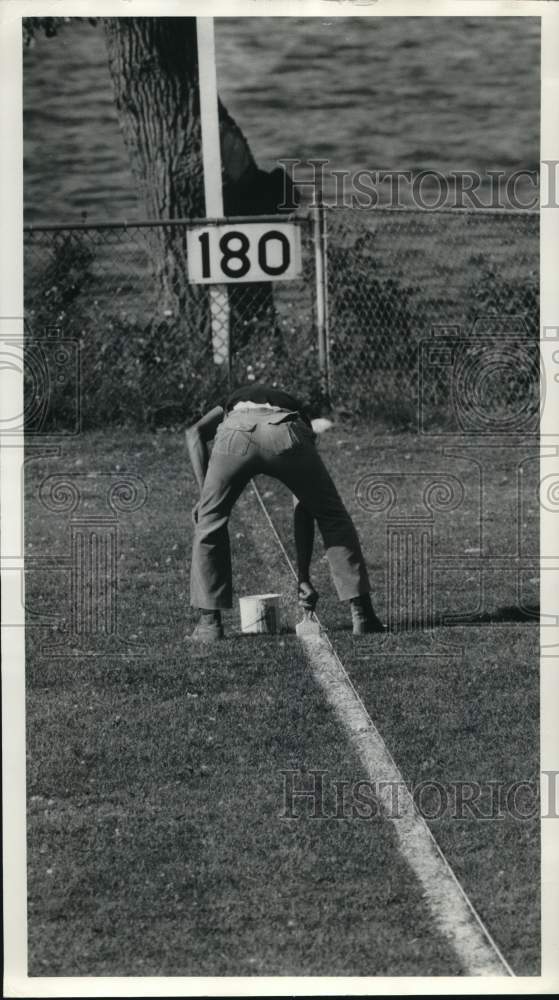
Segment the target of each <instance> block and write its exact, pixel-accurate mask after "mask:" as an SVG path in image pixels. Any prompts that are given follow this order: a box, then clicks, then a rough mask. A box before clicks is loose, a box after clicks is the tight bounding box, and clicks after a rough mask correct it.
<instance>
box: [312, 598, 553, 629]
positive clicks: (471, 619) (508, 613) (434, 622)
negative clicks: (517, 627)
mask: <svg viewBox="0 0 559 1000" xmlns="http://www.w3.org/2000/svg"><path fill="white" fill-rule="evenodd" d="M539 622H540V606H539V604H528V605H526V607H525V608H519V607H517V606H516V605H506V606H504V607H502V608H496V609H495V610H494V611H482V612H480V613H479V614H476V613H475V612H474V613H473V614H471V615H434V616H433V618H432V619H431V620H430V621H429V620H427V619H425V618H413V617H410V618H408V619H407V621H406V624H405V625H403V626H401V627H394V626H393V625H390V624H388V626H387V629H388V632H390V633H391V634H394V633H397V632H432V631H433V629H435V628H443V627H444V628H452V627H458V628H464V627H467V626H468V625H475V626H477V625H507V624H515V623H517V624H520V623H525V624H529V625H539ZM329 631H332V632H351V625H350V624H344V625H336V626H334V627H333V628H332V629H329Z"/></svg>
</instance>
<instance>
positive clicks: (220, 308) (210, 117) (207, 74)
mask: <svg viewBox="0 0 559 1000" xmlns="http://www.w3.org/2000/svg"><path fill="white" fill-rule="evenodd" d="M196 37H197V44H198V79H199V87H200V118H201V122H202V162H203V167H204V195H205V199H206V216H207V217H208V218H222V217H223V189H222V183H221V148H220V142H219V116H218V103H217V73H216V63H215V37H214V19H213V17H197V18H196ZM210 317H211V327H212V344H213V352H214V361H215V363H216V364H218V365H220V364H227V365H228V366H229V365H230V360H231V351H230V329H229V299H228V297H227V288H226V286H225V285H211V286H210Z"/></svg>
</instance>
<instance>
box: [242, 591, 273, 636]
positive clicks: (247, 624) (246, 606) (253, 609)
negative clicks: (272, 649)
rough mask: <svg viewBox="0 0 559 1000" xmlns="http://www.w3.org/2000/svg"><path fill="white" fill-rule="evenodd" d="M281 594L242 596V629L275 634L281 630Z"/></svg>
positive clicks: (249, 631) (246, 631)
mask: <svg viewBox="0 0 559 1000" xmlns="http://www.w3.org/2000/svg"><path fill="white" fill-rule="evenodd" d="M280 598H281V594H252V595H251V596H250V597H240V598H239V607H240V610H241V631H242V632H245V633H247V634H254V633H261V634H262V633H264V634H266V635H275V634H276V633H277V632H279V630H280V617H281V616H280V606H279V601H280Z"/></svg>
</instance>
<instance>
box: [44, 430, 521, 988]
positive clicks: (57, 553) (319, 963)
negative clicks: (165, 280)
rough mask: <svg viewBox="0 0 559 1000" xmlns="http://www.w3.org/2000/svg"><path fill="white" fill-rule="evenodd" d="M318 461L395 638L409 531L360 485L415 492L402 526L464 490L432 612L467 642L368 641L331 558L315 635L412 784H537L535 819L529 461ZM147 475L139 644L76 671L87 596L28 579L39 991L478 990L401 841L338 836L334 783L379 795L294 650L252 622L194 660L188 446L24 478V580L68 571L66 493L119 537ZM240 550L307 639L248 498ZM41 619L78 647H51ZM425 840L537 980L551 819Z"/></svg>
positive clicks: (251, 585) (124, 553) (129, 641)
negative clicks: (135, 986) (119, 502)
mask: <svg viewBox="0 0 559 1000" xmlns="http://www.w3.org/2000/svg"><path fill="white" fill-rule="evenodd" d="M320 447H321V450H322V451H323V454H324V458H325V461H326V462H327V464H328V466H329V467H330V469H331V470H332V472H333V474H334V476H335V479H336V481H337V483H338V485H339V487H340V491H341V492H342V494H343V496H344V499H345V501H346V502H347V505H348V507H349V508H350V510H351V512H352V514H353V516H354V517H355V520H356V523H357V526H358V529H359V532H360V535H361V538H362V542H363V547H364V551H365V554H366V558H367V562H368V564H369V568H370V572H371V579H372V583H373V588H374V595H375V602H376V604H377V606H378V610H379V612H380V613H381V615H384V614H386V610H387V604H386V551H385V546H386V530H387V518H388V517H390V516H391V512H390V511H388V512H387V511H380V512H376V513H375V512H373V511H371V510H370V509H364V507H363V506H362V505H360V503H359V502H358V497H361V499H362V498H363V496H364V495H366V494H364V493H363V489H362V488H361V490H360V488H359V483H360V482H362V480H363V477H367V476H371V475H372V474H376V473H377V472H378V473H379V474H381V473H382V474H383V475H392V476H393V477H394V476H399V477H400V478H399V479H398V484H397V485H398V489H397V493H398V503H399V504H401V505H402V506H401V510H400V511H399V512H398V511H397V512H396V513H397V514H398V516H400V515H401V516H406V515H407V516H408V517H409V516H411V514H412V513H414V511H415V513H417V510H418V508H417V497H418V495H420V496H422V495H423V490H424V483H425V476H427V477H428V478H429V477H430V479H429V481H432V480H433V477H435V478H436V476H437V475H438V474H439V473H441V472H445V473H446V474H451V475H453V476H455V478H456V479H458V480H459V481H460V483H461V484H462V493H463V500H462V502H461V504H460V505H459V506H458V507H456V508H455V509H454V510H452V511H449V512H447V513H445V512H444V511H443V512H442V513H440V514H439V513H437V514H435V521H434V556H435V558H434V592H435V612H436V615H437V619H438V620H439V621H441V622H444V621H445V616H446V619H448V617H449V616H454V618H455V619H456V618H457V617H458V616H459V615H463V616H464V615H468V616H469V619H470V620H469V622H468V623H465V622H464V620H461V621H459V622H458V623H457V624H449V623H448V622H447V623H446V624H438V625H437V627H436V628H435V629H434V630H433V631H432V633H427V634H424V633H423V632H421V631H417V630H416V631H402V632H398V633H395V634H391V635H389V636H387V637H383V638H381V639H379V638H378V637H375V636H370V637H369V636H367V637H362V638H360V639H355V638H353V636H352V635H351V633H350V631H349V619H348V614H347V608H345V607H344V606H342V605H340V604H339V603H338V602H337V600H336V598H335V595H334V591H333V586H332V583H331V581H330V578H329V573H328V568H327V564H326V562H325V559H324V553H323V549H322V543H321V541H320V539H317V544H316V555H315V582H316V585H317V587H318V589H319V591H320V593H321V600H320V604H319V608H318V611H319V615H320V617H321V619H322V621H323V623H324V625H325V626H326V627H327V629H328V633H329V635H330V638H331V640H332V641H333V643H334V645H335V648H336V650H337V651H338V653H339V655H340V657H341V659H342V661H343V663H344V664H345V666H346V668H347V670H348V672H349V674H350V676H351V678H352V680H353V683H354V684H355V686H356V688H357V690H358V691H359V693H360V695H361V697H362V699H363V701H364V703H365V705H366V707H367V709H368V711H369V713H370V715H371V717H372V719H373V721H374V722H375V724H376V725H377V726H378V728H379V730H380V732H381V734H382V736H383V738H384V739H385V741H386V743H387V745H388V747H389V749H390V751H391V752H392V754H393V756H394V758H395V760H396V762H397V763H398V765H399V767H400V769H401V771H402V773H403V776H404V779H405V781H406V783H407V784H408V786H409V787H414V786H417V785H418V783H420V782H431V783H434V784H433V788H438V787H445V788H448V789H449V794H450V791H451V790H452V788H453V787H454V785H453V783H456V782H468V783H476V782H478V783H483V788H484V790H483V793H482V798H481V800H480V806H481V807H482V808H483V807H486V806H487V802H488V794H489V793H488V788H489V787H490V785H491V783H494V784H499V785H501V786H503V787H509V786H510V784H511V783H512V782H515V781H524V782H528V786H527V790H526V789H525V790H524V792H523V793H521V795H520V797H519V798H517V799H516V800H515V801H516V803H517V805H518V811H519V812H521V811H522V809H523V808H524V809H525V811H526V812H527V813H528V812H530V809H529V806H530V804H531V805H532V806H533V802H532V803H530V801H529V799H530V794H529V790H530V788H532V787H535V783H536V782H537V776H538V769H539V762H538V746H539V726H538V719H539V706H538V688H539V685H538V629H537V628H536V627H535V625H534V622H535V619H530V618H526V617H525V616H523V615H522V614H519V613H518V612H517V611H516V612H515V608H517V606H518V603H519V600H520V601H521V603H522V604H523V605H525V606H526V607H527V608H530V606H531V605H532V604H535V603H536V602H537V579H536V578H537V569H534V570H530V569H525V570H524V571H523V573H522V574H521V575H520V577H519V574H518V573H517V572H515V570H514V555H515V553H517V552H518V551H519V545H520V548H521V551H522V553H523V554H524V555H526V553H529V554H531V555H532V556H534V558H535V557H536V556H537V536H538V519H537V495H536V492H535V484H536V482H537V461H536V460H535V457H536V451H535V448H534V447H533V444H530V443H529V442H528V443H526V442H518V443H517V444H516V445H515V446H514V447H512V446H511V447H509V448H504V447H502V446H501V447H500V448H485V449H483V448H478V449H469V450H465V449H464V447H462V448H461V447H460V446H459V445H458V444H457V443H456V442H454V443H453V442H449V445H448V453H447V454H443V451H442V444H441V442H438V444H437V449H436V454H435V456H434V450H433V447H432V444H430V443H429V442H428V441H421V440H418V439H417V438H415V437H413V436H411V435H398V436H394V437H390V436H387V435H386V434H381V433H380V431H379V429H377V430H376V431H375V430H373V429H371V428H368V429H360V430H355V429H350V428H347V427H345V428H344V427H335V428H334V429H333V430H332V431H331V432H329V434H328V435H326V436H325V437H324V438H323V439H322V440H321V443H320ZM29 458H30V459H31V453H30V455H29ZM127 473H133V474H135V475H139V476H141V477H142V478H143V480H144V482H145V484H146V486H147V490H148V496H147V500H146V503H145V504H144V505H143V506H142V507H141V508H140V509H139V510H137V511H135V512H132V513H129V514H124V513H123V514H120V515H119V522H118V532H119V536H118V559H117V566H118V580H117V593H118V608H117V610H118V618H117V622H118V633H119V636H120V637H121V644H120V645H119V646H118V647H116V648H115V646H111V645H109V646H108V647H107V648H105V649H104V650H101V651H100V650H99V648H98V649H97V652H98V655H89V653H90V652H91V649H92V648H93V646H94V644H93V643H91V644H89V645H88V642H87V641H86V642H85V646H84V647H83V648H82V650H81V653H80V652H79V651H77V652H76V653H75V654H74V655H61V653H60V648H59V649H58V650H56V649H54V648H53V646H54V644H56V643H58V644H60V643H61V642H64V628H66V630H68V628H69V618H70V609H69V603H70V587H69V580H68V578H69V572H68V569H67V568H64V566H62V565H59V567H58V568H54V567H53V566H51V567H50V568H41V567H40V563H39V562H36V563H35V564H34V565H33V564H32V562H31V561H30V563H29V572H28V579H27V595H26V599H27V606H28V621H29V623H30V626H31V627H29V628H28V631H27V647H28V657H27V749H28V789H27V793H28V809H29V814H28V816H29V818H28V878H29V886H28V889H29V971H30V974H31V975H54V976H56V975H59V976H65V975H247V974H248V975H251V974H252V975H263V974H272V975H273V974H275V975H359V976H364V975H459V974H461V972H462V969H461V967H460V965H459V963H458V961H457V958H456V956H455V954H454V953H453V952H452V951H451V949H450V948H449V946H448V945H447V944H446V942H445V940H444V938H443V937H442V936H441V934H440V933H439V931H438V930H437V928H436V927H435V926H434V925H433V921H432V918H431V915H430V913H429V910H428V907H427V903H426V901H425V899H424V898H423V895H422V890H421V888H420V886H419V885H418V883H417V882H416V880H415V878H414V876H413V875H412V873H411V871H410V869H409V868H408V866H407V865H406V863H405V862H404V860H403V859H402V857H401V856H400V855H399V853H398V851H397V849H396V839H395V835H394V831H393V827H392V824H391V823H390V822H389V821H388V820H386V819H381V818H379V817H378V816H375V817H373V818H370V819H362V818H359V817H355V816H354V817H352V816H351V815H350V814H349V815H347V814H344V816H343V817H342V818H336V815H335V809H336V805H337V803H336V801H335V794H334V790H333V789H334V782H336V781H338V782H341V781H345V782H349V783H352V782H355V781H358V780H360V779H362V778H364V777H365V775H364V774H363V772H362V769H361V766H360V764H359V762H358V761H357V759H356V757H355V756H354V754H353V751H352V749H351V748H350V746H349V744H348V742H347V740H346V738H345V735H344V733H343V732H342V731H341V729H340V726H339V724H338V722H337V720H336V718H335V716H334V713H333V711H332V710H331V709H330V707H329V706H328V705H327V704H326V702H325V701H324V698H323V696H322V694H321V692H320V690H319V689H318V688H317V686H316V685H315V683H314V681H313V678H312V674H311V670H310V667H309V665H308V663H307V661H306V659H305V656H304V654H303V650H302V649H301V647H300V644H299V642H298V640H297V639H296V637H295V635H294V634H293V632H292V631H289V630H286V631H285V632H283V633H282V634H281V635H278V636H273V637H272V636H271V637H249V636H244V637H243V636H241V635H240V634H239V617H238V608H235V609H234V610H233V612H232V613H231V614H230V615H229V616H227V626H228V636H229V637H228V638H227V640H226V641H224V642H223V643H220V644H217V645H216V646H215V647H210V648H208V649H207V650H200V651H191V650H190V649H189V648H188V646H187V645H186V644H185V642H184V636H185V634H186V633H187V632H188V631H189V629H190V628H191V627H192V625H193V622H194V615H193V613H192V611H191V609H190V608H189V604H188V571H189V553H190V545H191V533H192V526H191V522H190V508H191V507H192V505H193V503H194V501H195V499H196V494H195V487H194V483H193V479H192V476H191V473H190V470H189V467H188V463H187V458H186V453H185V449H184V443H183V437H182V435H181V434H179V433H175V432H166V431H162V432H158V433H157V434H148V433H144V434H134V433H133V432H130V431H126V432H125V431H118V432H116V431H115V432H111V433H103V434H101V433H96V434H89V435H85V436H83V437H82V438H81V439H80V440H76V441H75V442H68V443H67V444H65V445H64V447H63V449H62V453H61V455H60V456H59V457H41V456H40V455H38V456H37V457H36V458H33V459H32V460H30V461H29V462H28V465H27V481H26V497H27V500H26V504H27V507H26V545H27V549H26V551H27V554H28V556H29V557H30V559H32V558H33V555H34V554H40V555H41V556H47V557H49V558H50V557H52V559H54V557H59V558H63V557H66V558H67V557H68V555H69V552H70V532H71V522H70V515H69V514H68V513H66V514H64V513H57V512H54V511H47V510H45V508H44V507H43V506H42V505H41V503H40V500H39V487H40V484H41V483H42V482H43V481H44V479H45V478H46V477H48V476H49V475H53V474H65V475H66V477H67V478H71V477H78V479H79V482H80V483H81V487H82V494H83V496H84V497H85V503H86V504H87V508H86V510H85V512H86V513H88V514H96V515H97V514H101V513H106V512H107V508H106V506H104V497H105V494H106V489H107V483H108V482H118V481H119V479H122V478H123V477H125V475H126V474H127ZM106 474H110V477H109V478H107V475H106ZM76 481H77V480H76ZM259 488H260V490H261V493H262V495H263V497H264V502H265V504H266V506H267V508H268V510H269V512H270V514H271V516H272V518H273V520H274V523H275V524H276V525H277V527H278V530H279V532H280V534H281V536H282V539H283V540H284V542H285V544H286V546H287V547H288V549H289V550H290V551H291V552H292V543H291V526H290V519H291V505H290V499H289V495H288V494H287V492H286V491H285V490H284V489H283V487H281V486H279V485H276V484H274V483H273V482H272V481H271V480H267V479H261V480H260V481H259ZM480 497H481V500H480ZM394 510H395V508H394ZM78 513H79V512H78V511H76V512H75V514H74V516H77V515H78ZM81 513H82V514H83V511H81ZM231 537H232V547H233V559H234V573H235V581H234V582H235V589H236V594H237V596H240V595H242V594H249V593H256V592H262V591H276V590H278V589H279V590H281V591H282V592H283V594H284V606H285V618H286V624H287V626H288V628H292V626H293V624H294V621H295V620H296V614H295V607H294V595H293V593H287V590H288V587H287V585H286V582H285V581H286V568H285V562H284V560H283V557H282V555H281V553H280V552H279V549H278V547H277V543H276V542H275V541H274V539H273V537H272V536H271V533H270V531H269V528H268V526H267V524H266V521H265V519H264V517H263V515H262V511H261V509H260V507H259V505H258V504H257V503H256V500H255V497H254V495H253V494H252V493H251V492H250V491H247V493H246V494H245V496H244V497H243V498H242V500H241V502H240V503H239V505H238V508H237V509H236V510H235V512H234V516H233V518H232V522H231ZM480 550H481V552H482V554H483V556H484V557H485V558H487V559H489V558H490V557H491V558H493V559H496V558H497V557H498V556H502V557H505V556H509V557H510V560H511V561H510V566H509V569H507V570H506V571H505V570H504V569H503V567H502V566H498V565H497V564H496V563H495V562H493V563H492V564H491V565H490V568H489V569H488V570H487V572H486V573H485V574H484V580H483V594H482V593H481V584H480V573H479V559H478V556H479V554H480ZM52 559H51V561H52ZM476 559H478V562H477V563H476ZM488 565H489V564H488ZM38 613H41V614H43V615H47V616H49V615H50V616H51V617H52V619H53V620H55V619H56V620H57V621H58V627H57V628H53V627H49V626H46V625H44V624H36V625H32V624H31V623H32V622H34V621H37V619H36V618H35V617H34V615H36V614H38ZM523 619H524V620H523ZM64 620H65V621H64ZM68 644H69V646H71V645H72V644H71V642H70V641H69V640H68ZM64 648H67V647H64ZM316 769H319V770H321V771H323V772H324V781H325V786H326V788H327V795H326V810H325V811H326V813H327V815H326V817H325V818H314V817H313V815H312V807H311V803H309V802H308V801H307V802H305V801H303V800H302V799H301V800H297V803H296V807H295V813H296V815H295V817H294V818H286V816H285V811H286V810H285V795H284V789H285V784H286V781H287V780H288V778H287V777H286V775H285V774H283V773H282V772H285V771H288V772H289V771H291V772H296V776H295V783H296V785H297V787H303V786H304V787H305V788H308V787H310V785H311V781H312V774H311V773H310V772H311V771H313V770H316ZM523 796H524V797H523ZM424 805H425V808H426V809H429V808H430V805H432V801H431V800H430V799H429V795H427V798H426V799H425V801H424ZM484 811H485V812H487V809H486V808H485V809H484ZM504 811H505V812H506V810H504ZM531 811H532V812H533V809H532V810H531ZM430 826H431V829H432V831H433V833H434V835H435V837H436V839H437V841H438V843H439V844H440V846H441V848H442V850H443V851H444V852H445V854H446V857H447V858H448V860H449V862H450V864H451V865H452V867H453V869H454V871H455V872H456V874H457V876H458V877H459V879H460V880H461V882H462V885H463V886H464V888H465V890H466V891H467V893H468V894H469V896H470V898H471V899H472V901H473V903H474V904H475V906H476V908H477V909H478V911H479V913H480V914H481V916H482V918H483V920H484V921H485V922H486V924H487V926H488V927H489V929H490V931H491V933H492V935H493V937H494V938H495V940H496V941H497V943H498V945H499V947H500V948H501V949H502V951H503V952H504V954H505V956H506V957H507V959H508V961H509V962H510V964H511V965H512V967H513V969H514V971H515V972H516V973H517V974H525V975H535V974H537V973H538V971H539V828H538V822H537V820H536V819H534V818H532V819H531V820H529V819H522V818H519V816H518V815H516V816H514V815H508V816H506V815H502V816H501V818H495V819H485V820H484V819H476V818H474V817H473V816H471V815H468V813H467V811H466V814H465V815H464V817H463V818H461V819H460V818H455V817H454V816H453V815H452V810H447V811H446V813H445V815H443V816H442V817H441V818H440V819H432V820H431V821H430Z"/></svg>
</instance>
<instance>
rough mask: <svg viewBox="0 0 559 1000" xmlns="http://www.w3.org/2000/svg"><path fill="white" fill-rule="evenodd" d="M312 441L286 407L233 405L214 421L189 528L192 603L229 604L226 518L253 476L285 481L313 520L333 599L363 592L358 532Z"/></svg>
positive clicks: (200, 605) (365, 578) (199, 605)
mask: <svg viewBox="0 0 559 1000" xmlns="http://www.w3.org/2000/svg"><path fill="white" fill-rule="evenodd" d="M314 439H315V435H314V433H313V431H312V430H311V429H310V427H308V425H307V424H306V423H305V422H304V421H303V420H302V419H301V418H300V417H299V415H298V414H296V413H290V412H289V411H287V410H281V411H277V410H275V411H274V410H266V409H258V410H252V409H250V410H242V411H239V410H234V411H233V412H231V413H229V414H228V416H227V417H226V418H225V420H224V421H223V423H221V424H220V425H219V428H218V431H217V434H216V437H215V442H214V446H213V451H212V454H211V457H210V461H209V465H208V471H207V473H206V478H205V480H204V486H203V489H202V496H201V499H200V505H199V508H198V523H197V525H196V529H195V532H194V544H193V552H192V564H191V575H190V599H191V604H192V606H193V607H196V608H208V609H216V610H217V609H220V608H231V607H232V605H233V588H232V574H231V549H230V544H229V532H228V522H229V517H230V514H231V511H232V509H233V506H234V504H235V502H236V501H237V499H238V498H239V496H240V494H241V493H242V491H243V490H244V488H245V486H246V485H247V484H248V483H249V482H250V480H251V479H252V478H253V476H257V475H260V474H264V475H267V476H272V477H273V478H274V479H279V480H280V482H282V483H284V484H285V486H287V487H288V489H290V490H291V492H292V493H293V494H294V495H295V496H296V497H297V498H298V500H300V501H301V503H303V504H304V506H305V507H306V508H307V510H308V511H309V512H310V513H311V514H312V516H313V517H314V519H315V520H316V523H317V524H318V529H319V531H320V533H321V535H322V538H323V541H324V546H325V549H326V555H327V557H328V561H329V565H330V570H331V573H332V577H333V580H334V584H335V587H336V591H337V594H338V597H339V599H340V600H341V601H347V600H349V599H350V598H352V597H357V596H358V595H359V594H366V593H369V591H370V585H369V578H368V575H367V569H366V566H365V561H364V559H363V554H362V552H361V546H360V544H359V539H358V537H357V532H356V530H355V527H354V524H353V521H352V520H351V517H350V516H349V514H348V512H347V510H346V508H345V507H344V505H343V503H342V500H341V498H340V496H339V494H338V491H337V490H336V487H335V486H334V483H333V481H332V478H331V476H330V474H329V473H328V471H327V469H326V467H325V465H324V463H323V461H322V459H321V457H320V455H319V454H318V451H317V450H316V447H315V444H314Z"/></svg>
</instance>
